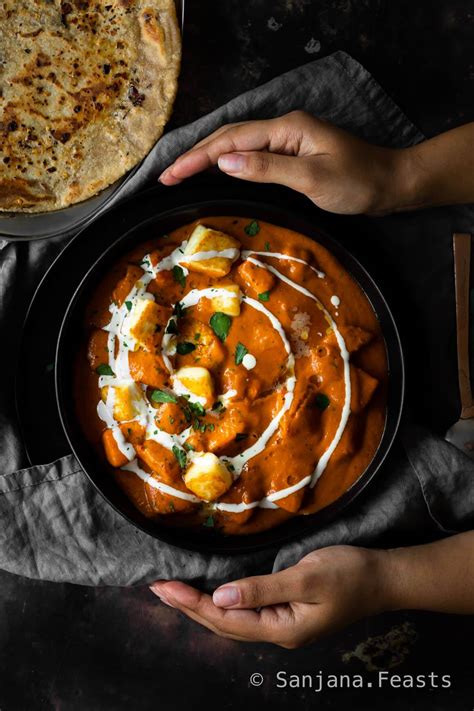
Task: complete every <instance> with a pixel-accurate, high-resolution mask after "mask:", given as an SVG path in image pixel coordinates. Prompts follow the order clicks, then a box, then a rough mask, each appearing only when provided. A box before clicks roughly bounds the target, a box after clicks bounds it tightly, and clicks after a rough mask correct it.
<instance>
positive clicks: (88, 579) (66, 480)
mask: <svg viewBox="0 0 474 711" xmlns="http://www.w3.org/2000/svg"><path fill="white" fill-rule="evenodd" d="M293 109H305V110H306V111H309V112H310V113H313V114H315V115H318V116H320V117H323V118H325V119H327V120H329V121H332V122H334V123H335V124H337V125H339V126H341V127H343V128H346V129H348V130H350V131H352V132H353V133H355V134H357V135H359V136H361V137H364V138H366V139H368V140H370V141H372V142H374V143H379V144H381V145H386V146H393V147H395V146H400V147H403V146H408V145H412V144H414V143H417V142H419V141H421V140H423V136H422V134H420V132H419V131H418V130H417V129H416V128H415V127H414V126H413V125H412V124H411V123H410V122H409V121H408V119H407V118H406V117H405V116H404V114H403V113H402V112H401V111H400V109H399V108H398V107H397V106H396V105H395V104H394V103H393V102H392V100H391V99H390V98H389V97H388V96H387V95H386V94H385V93H384V92H383V90H382V89H381V88H380V86H378V84H377V83H376V82H375V81H374V79H373V78H372V77H371V76H370V75H369V74H368V73H367V72H366V70H365V69H364V68H363V67H362V66H360V64H358V63H357V62H356V61H354V60H353V59H352V58H351V57H349V56H348V55H347V54H344V53H341V52H337V53H336V54H333V55H331V56H329V57H326V58H324V59H321V60H318V61H316V62H312V63H310V64H307V65H305V66H303V67H300V68H299V69H296V70H293V71H291V72H288V73H287V74H284V75H283V76H281V77H279V78H277V79H275V80H273V81H271V82H269V83H268V84H265V85H264V86H261V87H259V88H257V89H255V90H253V91H250V92H248V93H246V94H244V95H242V96H239V97H237V98H235V99H233V100H232V101H230V102H229V103H228V104H226V105H225V106H222V107H221V108H220V109H218V110H216V111H214V112H213V113H211V114H209V115H208V116H205V117H203V118H201V119H199V120H198V121H196V122H194V123H193V124H191V125H188V126H184V127H183V128H179V129H177V130H175V131H173V132H171V133H169V134H167V135H165V136H164V137H163V138H162V139H161V140H160V141H159V142H158V143H157V144H156V146H155V148H154V149H153V150H152V152H151V153H150V154H149V156H148V157H147V158H146V160H145V161H144V162H143V164H142V166H141V168H140V170H139V171H138V172H137V173H136V174H135V175H134V176H133V178H131V179H130V180H129V181H127V182H126V184H125V185H124V186H123V188H122V189H121V190H120V191H119V192H118V194H117V196H116V197H115V202H117V201H119V200H123V199H124V198H125V197H128V196H130V195H131V194H132V193H133V192H135V191H137V190H139V189H140V188H142V187H143V186H144V185H146V184H147V183H149V182H150V181H151V180H154V179H156V177H157V176H158V175H159V174H160V172H161V171H162V170H163V169H164V168H165V167H166V166H167V165H169V164H170V163H171V162H172V161H173V160H174V159H175V158H176V157H177V156H178V155H179V154H180V153H182V151H184V150H186V149H187V148H189V147H190V146H192V145H193V144H194V143H195V142H196V141H197V140H199V139H201V138H202V137H204V136H206V135H207V134H208V133H209V132H211V131H213V130H214V129H216V128H218V127H219V126H221V125H223V124H225V123H228V122H230V121H242V120H245V119H256V118H268V117H273V116H278V115H281V114H284V113H286V112H288V111H291V110H293ZM473 228H474V211H473V210H472V209H468V208H459V209H456V210H454V209H446V210H435V211H427V212H424V213H418V214H416V215H398V216H395V217H386V218H379V219H375V220H367V241H368V242H367V244H370V245H372V253H373V254H375V255H376V258H375V261H374V268H375V270H376V271H379V272H380V273H385V275H386V276H387V281H388V282H390V281H391V282H392V284H394V286H395V287H396V293H398V294H401V293H403V298H402V301H403V302H404V303H405V305H406V309H405V311H402V312H401V313H400V314H399V315H400V316H403V317H404V318H403V324H402V325H403V328H402V335H404V337H405V343H407V342H408V343H409V344H410V342H411V343H412V344H413V343H414V345H412V347H411V348H412V351H411V355H412V358H413V359H416V358H418V357H419V358H420V367H419V368H418V370H417V378H415V379H412V380H411V381H410V379H409V391H411V394H412V395H413V394H414V393H416V392H419V393H420V398H421V402H420V401H419V402H418V404H419V408H418V410H419V413H421V415H422V416H421V419H422V420H423V419H424V420H425V421H427V417H428V416H426V417H423V413H425V414H426V413H433V412H435V411H438V410H439V411H441V417H439V418H438V420H437V421H436V424H437V426H438V427H439V428H442V427H444V426H445V425H446V426H447V424H449V418H451V419H454V417H455V414H456V408H457V406H458V403H457V397H456V392H457V390H456V385H455V383H456V368H455V357H454V355H455V351H454V347H455V345H454V344H455V338H454V326H453V324H454V311H453V304H454V297H453V281H452V269H453V267H452V256H451V233H452V232H453V231H455V230H458V231H459V230H470V231H472V230H473ZM69 238H70V236H69V235H66V236H63V237H61V238H55V239H52V240H47V241H37V242H29V243H21V244H19V243H8V242H6V241H0V260H1V280H0V328H1V333H2V341H3V343H5V342H8V345H9V349H10V348H11V349H12V351H13V352H14V350H15V348H16V347H17V344H18V340H19V335H20V333H19V331H20V328H21V323H22V321H23V316H24V312H25V309H26V307H27V304H28V300H29V298H30V297H31V294H32V290H33V288H34V286H35V285H36V284H37V283H38V281H39V279H40V277H41V276H42V274H43V273H44V272H45V270H46V269H47V267H48V266H49V264H50V263H51V261H52V260H53V258H54V257H55V256H56V255H57V254H58V253H59V252H60V250H61V249H62V248H63V247H64V246H65V244H66V243H67V241H68V239H69ZM353 246H354V249H355V251H357V245H353ZM389 275H390V276H389ZM384 281H385V280H384ZM407 309H408V310H407ZM395 311H397V309H395ZM412 336H415V338H412ZM418 337H419V338H421V337H422V341H423V343H424V344H425V349H426V352H423V353H422V354H420V353H418V352H417V346H418V341H417V338H418ZM408 350H410V347H409V348H408ZM421 359H423V360H422V362H421ZM11 362H13V363H14V362H15V358H14V356H13V357H12V358H11ZM3 372H4V373H5V372H7V371H6V370H5V368H4V371H3ZM5 380H6V381H4V382H3V384H2V388H1V391H0V433H1V434H0V447H1V448H0V521H1V525H0V568H3V569H4V570H7V571H10V572H13V573H17V574H20V575H25V576H28V577H31V578H39V579H44V580H53V581H61V582H63V581H67V582H73V583H81V584H85V585H134V584H140V583H146V582H150V581H152V580H154V579H156V578H163V579H167V578H178V579H181V580H187V581H192V582H193V583H194V584H196V585H198V586H201V587H203V588H207V589H210V588H213V587H215V586H216V585H218V584H219V583H222V582H224V581H226V580H228V579H231V578H235V577H240V576H244V575H252V574H256V573H264V572H270V571H271V570H277V569H280V568H282V567H286V566H288V565H291V564H293V563H295V562H297V561H298V560H299V558H300V557H301V556H302V555H304V554H305V553H307V552H309V551H310V550H313V549H315V548H319V547H322V546H327V545H332V544H337V543H351V544H362V545H392V544H394V543H395V544H401V543H407V542H413V541H415V540H417V541H418V540H429V539H432V538H436V537H439V536H443V535H448V534H450V533H453V532H455V531H459V530H464V529H467V528H469V527H471V526H472V524H473V502H474V463H472V462H471V461H470V460H469V459H467V458H466V457H465V456H464V455H462V454H461V453H460V452H458V451H457V450H455V449H454V448H453V447H451V445H449V444H447V443H446V442H444V441H443V440H441V439H440V438H438V437H436V436H435V435H431V434H429V433H428V432H427V431H426V430H425V429H422V428H420V427H418V426H416V425H413V424H409V423H407V422H405V423H404V425H403V427H402V431H401V435H400V437H399V438H398V440H397V442H396V444H395V446H394V448H393V449H392V452H391V453H390V455H389V457H388V459H387V461H386V462H385V464H384V466H383V469H382V471H381V472H379V474H378V475H377V477H376V478H375V480H374V481H373V482H372V483H371V485H370V486H369V487H368V488H367V489H366V490H365V492H364V493H363V494H362V495H361V496H360V497H359V498H358V499H357V500H356V502H355V503H354V504H353V505H351V507H349V508H348V509H347V510H346V511H345V513H344V514H343V515H342V516H341V517H339V518H338V519H337V520H334V521H333V522H332V523H330V524H329V525H327V526H325V527H324V528H323V529H321V530H319V531H317V532H315V533H314V534H312V535H308V536H306V537H305V538H303V539H301V540H298V541H296V542H292V543H289V544H287V545H283V546H282V547H280V548H279V549H273V550H272V549H271V550H267V551H264V552H262V553H259V554H257V555H255V554H252V555H239V556H232V557H227V556H218V555H215V556H205V555H201V554H198V553H188V552H185V551H182V550H179V549H177V548H174V547H173V546H170V545H166V544H164V543H161V542H160V541H157V540H155V539H153V538H151V537H150V536H148V535H146V534H144V533H142V532H141V531H139V530H137V529H136V528H135V527H134V526H132V525H131V524H129V523H127V522H126V521H125V520H124V519H122V518H121V517H120V516H119V515H118V514H117V513H116V512H115V511H114V510H113V509H112V508H111V507H109V506H108V504H107V503H106V502H105V501H104V500H103V499H102V497H101V496H100V495H99V494H98V493H97V492H96V491H95V489H94V488H93V487H92V485H91V484H90V483H89V480H88V479H87V477H86V476H85V474H84V473H83V472H82V470H81V468H80V466H79V465H78V463H77V461H76V460H75V459H74V457H73V456H72V455H69V456H66V457H63V458H61V459H60V460H58V461H56V462H53V463H44V464H42V465H41V466H33V467H28V460H27V457H26V453H25V451H24V447H23V445H22V441H21V437H20V433H19V429H18V424H17V421H16V415H15V411H14V405H13V402H14V400H13V394H12V383H11V382H10V381H9V380H8V379H5ZM10 380H11V379H10ZM412 401H413V398H412ZM418 419H420V417H418ZM445 420H448V421H447V422H445Z"/></svg>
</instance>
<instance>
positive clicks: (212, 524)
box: [202, 516, 214, 528]
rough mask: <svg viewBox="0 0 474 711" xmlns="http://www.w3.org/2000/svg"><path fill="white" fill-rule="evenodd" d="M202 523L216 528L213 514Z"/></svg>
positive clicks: (207, 526)
mask: <svg viewBox="0 0 474 711" xmlns="http://www.w3.org/2000/svg"><path fill="white" fill-rule="evenodd" d="M202 525H203V526H206V528H214V518H213V517H212V516H208V517H207V519H206V520H205V521H204V523H203V524H202Z"/></svg>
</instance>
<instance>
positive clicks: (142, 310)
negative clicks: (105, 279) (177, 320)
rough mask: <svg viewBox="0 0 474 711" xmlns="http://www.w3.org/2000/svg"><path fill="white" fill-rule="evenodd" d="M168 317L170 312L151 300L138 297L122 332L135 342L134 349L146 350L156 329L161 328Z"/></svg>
mask: <svg viewBox="0 0 474 711" xmlns="http://www.w3.org/2000/svg"><path fill="white" fill-rule="evenodd" d="M169 316H170V310H169V309H166V308H165V307H163V306H160V305H159V304H157V303H156V302H155V301H153V299H147V298H145V297H138V298H137V299H136V300H135V301H134V303H133V306H132V308H131V311H130V313H129V315H128V317H127V319H126V321H125V324H124V330H125V332H126V333H127V334H128V335H130V336H131V338H133V339H134V341H135V349H136V348H137V347H139V346H143V347H144V348H146V347H147V346H149V345H151V340H152V339H153V336H154V335H155V333H156V331H157V329H158V328H160V327H161V328H163V326H164V325H165V324H166V323H167V321H168V319H169Z"/></svg>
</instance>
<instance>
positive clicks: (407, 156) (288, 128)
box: [160, 111, 474, 214]
mask: <svg viewBox="0 0 474 711" xmlns="http://www.w3.org/2000/svg"><path fill="white" fill-rule="evenodd" d="M215 165H218V166H219V168H220V169H221V170H222V171H223V172H226V173H228V174H229V175H232V176H234V177H237V178H242V179H244V180H251V181H254V182H261V183H278V184H280V185H286V186H288V187H290V188H293V189H294V190H297V191H298V192H301V193H304V194H305V195H307V197H308V198H309V199H310V200H312V201H313V202H314V203H315V204H316V205H318V207H321V208H322V209H323V210H328V211H330V212H336V213H340V214H358V213H368V214H386V213H389V212H397V211H400V210H408V209H417V208H422V207H431V206H435V205H447V204H461V203H468V202H474V124H467V125H466V126H461V127H460V128H457V129H454V130H453V131H448V132H447V133H444V134H442V135H441V136H437V137H436V138H433V139H431V140H429V141H424V142H422V143H420V144H419V145H417V146H413V147H411V148H406V149H398V150H395V149H389V148H382V147H379V146H374V145H372V144H370V143H367V142H366V141H363V140H360V139H359V138H356V137H355V136H352V135H351V134H350V133H347V132H346V131H343V130H342V129H339V128H337V127H336V126H333V125H332V124H330V123H327V122H326V121H322V120H321V119H317V118H315V117H313V116H310V115H309V114H306V113H304V112H302V111H293V112H292V113H290V114H287V115H286V116H282V117H280V118H276V119H270V120H267V121H248V122H245V123H240V124H230V125H228V126H223V127H222V128H220V129H218V130H217V131H215V132H214V133H212V134H211V135H210V136H208V137H207V138H205V139H204V140H203V141H201V142H200V143H198V144H197V145H196V146H194V148H192V149H191V150H190V151H188V152H187V153H184V154H183V155H182V156H180V157H179V158H178V160H177V161H176V162H175V163H173V164H172V165H171V166H170V167H169V168H167V170H165V172H164V173H163V174H162V175H161V177H160V180H161V182H162V183H163V184H164V185H176V184H178V183H180V182H182V181H183V180H184V179H185V178H189V177H190V176H191V175H195V174H196V173H199V172H200V171H202V170H206V169H207V168H210V167H212V166H215Z"/></svg>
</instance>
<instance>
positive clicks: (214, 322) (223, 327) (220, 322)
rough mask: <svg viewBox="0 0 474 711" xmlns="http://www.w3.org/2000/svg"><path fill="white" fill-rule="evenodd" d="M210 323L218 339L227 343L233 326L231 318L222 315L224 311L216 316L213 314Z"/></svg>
mask: <svg viewBox="0 0 474 711" xmlns="http://www.w3.org/2000/svg"><path fill="white" fill-rule="evenodd" d="M209 323H210V324H211V328H212V330H213V331H214V333H215V334H216V336H217V338H219V339H220V340H221V341H225V339H226V338H227V334H228V333H229V329H230V326H231V324H232V319H231V318H230V316H228V315H227V314H224V313H222V311H217V312H216V313H215V314H212V316H211V318H210V321H209Z"/></svg>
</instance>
